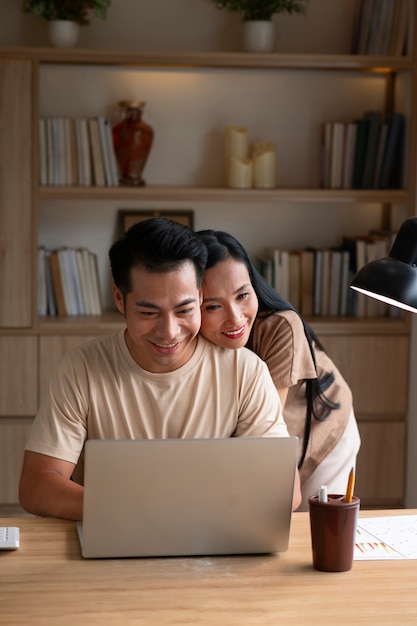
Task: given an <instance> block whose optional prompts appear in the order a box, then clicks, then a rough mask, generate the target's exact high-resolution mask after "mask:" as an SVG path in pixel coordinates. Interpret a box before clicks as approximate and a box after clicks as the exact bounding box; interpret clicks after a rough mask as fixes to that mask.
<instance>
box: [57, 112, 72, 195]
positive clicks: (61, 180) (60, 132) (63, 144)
mask: <svg viewBox="0 0 417 626" xmlns="http://www.w3.org/2000/svg"><path fill="white" fill-rule="evenodd" d="M56 124H57V137H58V143H57V146H58V154H57V161H58V162H57V166H58V178H57V185H67V184H68V180H67V179H68V168H69V165H68V163H67V159H68V149H67V133H66V129H65V120H64V118H63V117H58V118H57V120H56Z"/></svg>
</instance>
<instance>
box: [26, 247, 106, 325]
mask: <svg viewBox="0 0 417 626" xmlns="http://www.w3.org/2000/svg"><path fill="white" fill-rule="evenodd" d="M101 313H102V305H101V293H100V283H99V276H98V267H97V255H96V254H95V253H93V252H91V251H90V250H88V249H87V248H67V247H64V248H57V249H55V250H48V249H46V248H45V247H44V246H39V248H38V315H41V316H45V315H50V316H57V315H58V316H66V315H100V314H101Z"/></svg>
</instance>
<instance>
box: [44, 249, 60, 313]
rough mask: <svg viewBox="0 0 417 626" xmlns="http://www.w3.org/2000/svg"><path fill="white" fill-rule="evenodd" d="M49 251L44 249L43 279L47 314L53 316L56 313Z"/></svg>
mask: <svg viewBox="0 0 417 626" xmlns="http://www.w3.org/2000/svg"><path fill="white" fill-rule="evenodd" d="M50 257H51V252H50V250H46V249H45V281H46V298H47V304H48V315H50V316H52V317H54V316H55V315H57V308H56V301H55V294H54V286H53V282H52V270H51V259H50Z"/></svg>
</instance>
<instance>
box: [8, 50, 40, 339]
mask: <svg viewBox="0 0 417 626" xmlns="http://www.w3.org/2000/svg"><path fill="white" fill-rule="evenodd" d="M32 89H33V87H32V64H31V62H30V61H27V60H26V61H24V60H16V59H13V60H0V163H1V164H2V167H0V233H1V236H0V259H1V262H0V293H1V294H2V297H1V298H0V326H4V327H14V328H18V327H26V328H27V327H29V326H30V325H31V318H32V294H33V282H34V281H33V280H32V270H33V265H34V264H33V263H32V237H33V234H32V233H33V232H34V230H35V231H36V229H34V228H33V227H32V205H31V202H32V199H31V193H32V135H33V132H32V123H33V120H32V100H33V99H32Z"/></svg>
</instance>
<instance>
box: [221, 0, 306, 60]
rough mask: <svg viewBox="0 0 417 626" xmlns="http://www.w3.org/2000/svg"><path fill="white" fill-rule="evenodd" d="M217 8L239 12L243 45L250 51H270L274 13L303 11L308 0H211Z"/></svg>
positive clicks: (272, 43) (272, 41)
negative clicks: (243, 26) (242, 23)
mask: <svg viewBox="0 0 417 626" xmlns="http://www.w3.org/2000/svg"><path fill="white" fill-rule="evenodd" d="M211 2H212V3H213V4H214V6H215V7H216V8H217V9H221V10H224V11H229V12H230V13H240V14H241V16H242V20H243V21H244V22H245V32H244V46H245V49H246V50H249V51H251V52H271V50H273V48H274V26H273V23H272V18H273V16H274V15H275V14H276V13H289V14H290V15H291V14H293V13H305V12H306V9H307V4H308V2H309V0H211Z"/></svg>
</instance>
